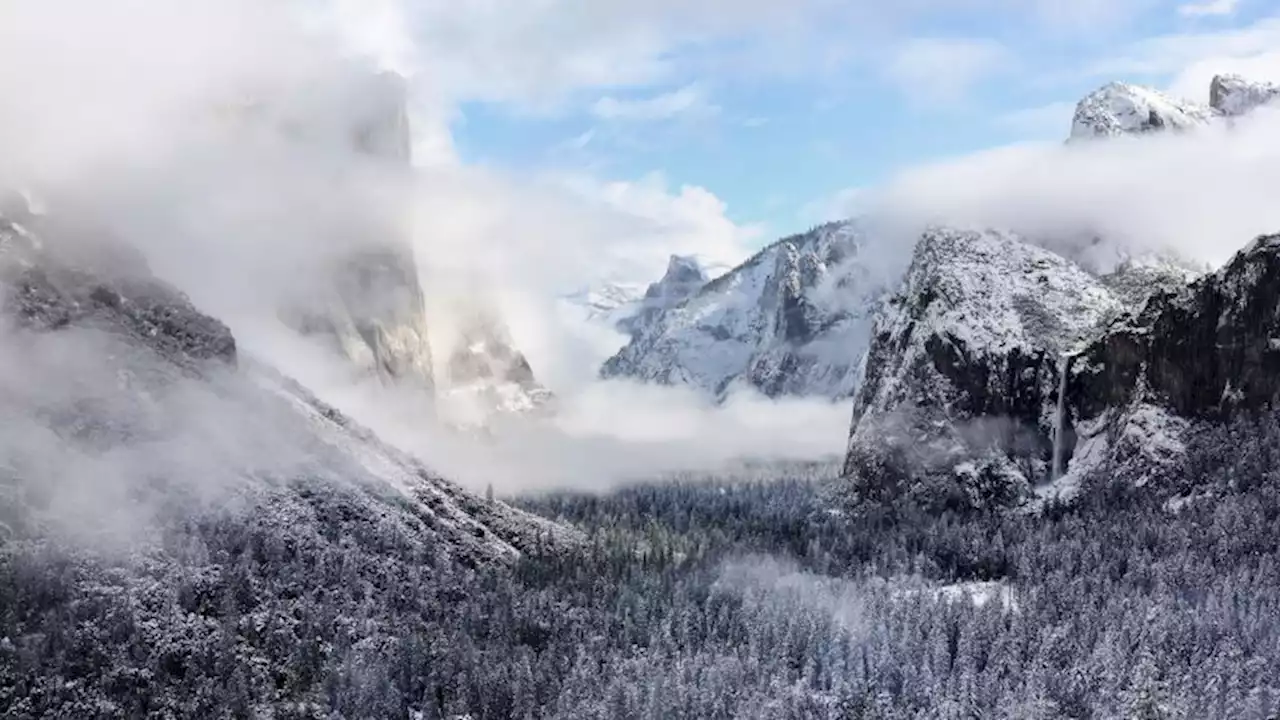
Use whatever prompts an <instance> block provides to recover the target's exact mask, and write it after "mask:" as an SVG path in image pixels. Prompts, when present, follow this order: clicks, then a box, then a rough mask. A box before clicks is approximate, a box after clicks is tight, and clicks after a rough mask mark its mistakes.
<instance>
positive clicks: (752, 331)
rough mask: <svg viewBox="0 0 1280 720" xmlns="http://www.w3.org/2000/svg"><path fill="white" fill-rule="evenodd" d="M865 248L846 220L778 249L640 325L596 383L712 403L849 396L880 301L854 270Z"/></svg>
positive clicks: (876, 289)
mask: <svg viewBox="0 0 1280 720" xmlns="http://www.w3.org/2000/svg"><path fill="white" fill-rule="evenodd" d="M865 244H866V235H865V234H864V232H863V231H862V230H861V229H860V228H859V226H858V225H857V224H855V223H854V222H851V221H850V222H840V223H831V224H827V225H823V226H821V227H818V228H816V229H814V230H812V231H810V232H808V233H804V234H801V235H796V236H794V237H789V238H785V239H783V240H780V241H778V242H776V243H774V244H773V245H770V246H769V247H767V248H765V249H764V250H762V251H760V252H759V253H757V254H756V255H755V256H753V257H751V258H750V259H749V260H747V261H746V262H745V263H743V264H742V265H740V266H738V267H737V268H734V269H733V270H731V271H729V272H728V273H726V274H725V275H723V276H721V277H719V278H716V279H715V280H713V281H711V282H710V283H707V284H706V285H705V286H703V287H702V288H701V289H700V290H699V291H698V292H697V293H696V294H694V295H693V296H691V297H689V298H687V299H685V300H684V301H682V302H680V303H679V304H677V305H675V306H674V307H671V308H670V309H667V310H666V311H664V312H661V313H658V314H656V315H654V316H653V318H652V319H651V320H650V321H649V322H646V323H642V324H640V326H639V327H637V329H636V330H637V331H636V335H635V336H634V337H633V338H632V340H631V342H630V343H628V344H627V346H626V347H624V348H623V349H622V350H621V351H620V352H619V353H618V354H617V355H615V356H614V357H612V358H610V359H609V361H608V362H606V363H605V365H604V367H603V368H602V370H601V374H602V375H603V376H604V377H606V378H609V377H630V378H635V379H639V380H643V381H647V382H656V383H661V384H671V385H674V384H687V385H691V386H693V387H696V388H698V389H700V390H703V391H705V392H707V393H709V394H711V395H715V396H723V395H724V394H725V393H726V392H728V391H729V390H730V389H731V388H733V387H734V386H749V387H753V388H755V389H757V390H759V391H760V392H762V393H764V394H765V395H768V396H771V397H772V396H780V395H816V396H823V397H829V398H835V397H846V396H848V395H850V394H852V392H853V390H854V389H855V388H856V386H857V377H858V367H859V361H860V359H861V356H862V349H863V348H865V347H866V342H867V330H868V328H869V326H870V318H871V314H872V312H873V311H874V308H875V305H876V303H877V301H878V299H879V297H880V296H881V294H882V292H883V288H882V286H881V284H880V283H879V282H878V278H875V277H873V274H872V273H871V272H870V271H869V270H868V268H867V267H866V265H865V264H863V263H862V262H860V259H859V253H860V252H862V250H863V248H864V246H865Z"/></svg>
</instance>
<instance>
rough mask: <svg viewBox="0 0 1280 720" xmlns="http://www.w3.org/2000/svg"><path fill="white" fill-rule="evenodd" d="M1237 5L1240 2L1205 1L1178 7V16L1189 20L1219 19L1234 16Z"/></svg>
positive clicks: (1235, 0)
mask: <svg viewBox="0 0 1280 720" xmlns="http://www.w3.org/2000/svg"><path fill="white" fill-rule="evenodd" d="M1239 5H1240V0H1206V1H1205V2H1198V3H1187V4H1185V5H1179V6H1178V14H1179V15H1181V16H1182V17H1189V18H1202V17H1221V16H1225V15H1234V14H1235V12H1236V8H1237V7H1239Z"/></svg>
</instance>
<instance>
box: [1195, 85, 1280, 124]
mask: <svg viewBox="0 0 1280 720" xmlns="http://www.w3.org/2000/svg"><path fill="white" fill-rule="evenodd" d="M1278 99H1280V85H1276V84H1274V83H1268V82H1258V81H1255V80H1249V79H1246V78H1244V77H1242V76H1240V75H1215V76H1214V78H1213V82H1211V83H1210V84H1209V105H1210V106H1211V107H1212V108H1213V109H1214V110H1217V111H1218V112H1220V113H1222V114H1223V115H1226V116H1229V117H1236V116H1239V115H1244V114H1245V113H1248V112H1250V111H1252V110H1253V109H1255V108H1257V107H1260V106H1262V105H1266V104H1268V103H1270V102H1273V101H1276V100H1278Z"/></svg>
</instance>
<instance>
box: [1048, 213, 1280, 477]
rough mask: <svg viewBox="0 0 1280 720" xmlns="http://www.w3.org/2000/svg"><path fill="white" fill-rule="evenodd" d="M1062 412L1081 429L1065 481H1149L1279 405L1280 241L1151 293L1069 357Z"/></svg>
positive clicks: (1270, 240) (1261, 242)
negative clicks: (1216, 435) (1205, 440)
mask: <svg viewBox="0 0 1280 720" xmlns="http://www.w3.org/2000/svg"><path fill="white" fill-rule="evenodd" d="M1066 398H1067V399H1066V404H1065V408H1064V414H1065V416H1066V417H1067V419H1068V421H1069V422H1071V423H1072V424H1073V425H1075V426H1078V427H1079V428H1081V431H1080V432H1079V433H1078V436H1079V437H1078V440H1076V439H1075V438H1073V440H1076V442H1074V443H1073V447H1069V448H1067V453H1066V454H1067V455H1068V456H1069V457H1071V458H1072V464H1070V465H1068V470H1069V473H1068V476H1069V477H1072V478H1075V479H1086V478H1088V477H1090V476H1091V475H1098V474H1101V473H1106V474H1108V475H1111V476H1114V477H1119V478H1128V479H1130V480H1132V481H1134V482H1138V483H1140V484H1141V483H1145V482H1147V481H1148V480H1150V479H1151V478H1152V477H1156V476H1159V475H1160V473H1161V472H1162V471H1163V470H1166V469H1169V468H1172V467H1175V466H1176V465H1177V463H1178V462H1179V458H1180V457H1181V453H1182V451H1183V449H1184V447H1185V444H1186V442H1187V440H1188V438H1189V437H1190V436H1192V435H1194V434H1195V433H1198V432H1201V431H1203V430H1204V429H1205V428H1206V427H1209V426H1214V425H1220V424H1223V423H1229V422H1232V421H1235V420H1237V419H1239V418H1241V417H1248V416H1251V415H1254V414H1256V413H1259V412H1269V411H1273V410H1275V409H1276V407H1277V401H1278V399H1280V236H1275V235H1272V236H1265V237H1261V238H1258V239H1257V240H1255V241H1254V242H1253V243H1251V244H1250V245H1249V246H1248V247H1247V248H1245V249H1244V250H1242V251H1240V252H1239V253H1237V254H1236V256H1235V257H1234V258H1233V259H1232V260H1231V261H1230V262H1229V263H1227V264H1226V265H1225V266H1224V267H1223V268H1222V269H1220V270H1218V271H1217V272H1215V273H1211V274H1209V275H1206V276H1205V277H1203V278H1201V279H1199V280H1197V281H1195V282H1193V283H1191V284H1190V285H1188V286H1186V287H1183V288H1181V289H1178V290H1174V291H1164V292H1161V293H1159V294H1157V295H1155V296H1153V297H1152V298H1151V299H1150V301H1148V302H1147V304H1146V305H1145V306H1144V307H1143V308H1142V309H1141V310H1140V311H1137V312H1135V313H1133V314H1130V315H1126V316H1124V317H1122V318H1120V319H1118V320H1116V321H1115V322H1114V323H1112V324H1111V325H1110V326H1109V327H1108V328H1107V330H1106V332H1105V334H1103V335H1102V336H1101V337H1099V338H1098V339H1097V340H1095V341H1093V342H1092V343H1090V344H1089V345H1087V346H1086V347H1085V348H1084V349H1083V350H1082V351H1081V352H1080V353H1079V354H1078V355H1076V356H1075V357H1074V358H1073V359H1072V363H1071V371H1070V375H1069V377H1068V382H1067V393H1066Z"/></svg>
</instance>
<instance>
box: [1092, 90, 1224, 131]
mask: <svg viewBox="0 0 1280 720" xmlns="http://www.w3.org/2000/svg"><path fill="white" fill-rule="evenodd" d="M1213 117H1214V111H1213V109H1212V108H1208V107H1205V106H1203V105H1199V104H1197V103H1192V102H1186V101H1182V100H1176V99H1174V98H1171V97H1169V96H1168V95H1165V94H1164V93H1161V92H1159V91H1157V90H1153V89H1151V88H1146V87H1141V86H1138V85H1130V84H1128V83H1121V82H1113V83H1109V84H1107V85H1105V86H1103V87H1101V88H1099V89H1098V90H1095V91H1094V92H1092V93H1090V94H1089V95H1088V96H1086V97H1085V98H1084V99H1083V100H1081V101H1080V102H1079V104H1077V105H1076V112H1075V117H1074V118H1073V119H1072V123H1071V136H1070V140H1072V141H1075V140H1083V139H1089V138H1099V137H1114V136H1117V135H1138V134H1144V133H1150V132H1161V131H1165V130H1171V131H1184V130H1191V129H1195V128H1198V127H1202V126H1204V125H1207V124H1208V123H1209V122H1210V121H1211V120H1212V119H1213Z"/></svg>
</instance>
